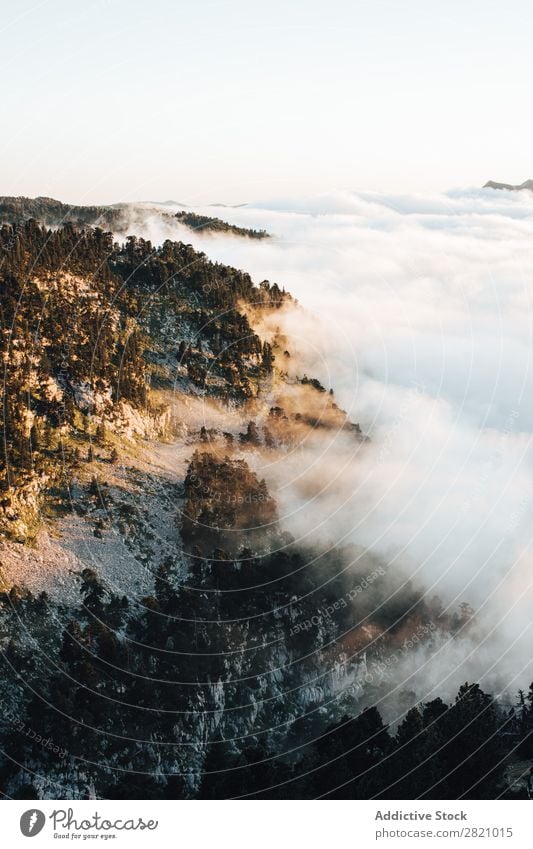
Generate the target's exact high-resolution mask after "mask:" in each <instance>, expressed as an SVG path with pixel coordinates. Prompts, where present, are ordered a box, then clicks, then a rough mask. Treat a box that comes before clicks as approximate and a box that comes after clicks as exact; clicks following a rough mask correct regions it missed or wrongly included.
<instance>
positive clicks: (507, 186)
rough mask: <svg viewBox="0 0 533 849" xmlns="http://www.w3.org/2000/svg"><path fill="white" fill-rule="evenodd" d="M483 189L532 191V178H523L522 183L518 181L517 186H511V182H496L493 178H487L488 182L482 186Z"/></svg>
mask: <svg viewBox="0 0 533 849" xmlns="http://www.w3.org/2000/svg"><path fill="white" fill-rule="evenodd" d="M483 188H484V189H507V190H508V191H511V192H518V191H521V190H522V189H529V191H530V192H533V180H525V181H524V182H523V183H520V185H519V186H513V185H512V183H496V182H495V181H494V180H489V181H488V183H485V185H484V186H483Z"/></svg>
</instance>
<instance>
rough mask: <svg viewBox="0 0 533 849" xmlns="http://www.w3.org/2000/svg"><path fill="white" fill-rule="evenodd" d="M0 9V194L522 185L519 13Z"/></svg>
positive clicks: (253, 196) (522, 23) (523, 33)
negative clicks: (0, 129)
mask: <svg viewBox="0 0 533 849" xmlns="http://www.w3.org/2000/svg"><path fill="white" fill-rule="evenodd" d="M0 12H1V14H0V21H1V24H0V69H1V74H2V80H3V83H4V84H3V86H2V117H3V125H2V126H3V132H2V135H1V137H0V148H1V157H0V176H1V187H0V194H6V195H11V194H12V195H29V196H36V195H48V196H52V197H58V198H60V199H62V200H65V201H67V202H71V203H88V202H98V203H112V202H118V201H136V200H160V201H162V200H167V199H174V200H177V201H178V202H183V203H190V204H193V205H194V204H207V203H217V202H224V203H229V204H238V203H246V202H254V201H259V200H266V199H268V198H271V197H279V196H287V195H291V194H301V193H305V194H312V193H320V192H327V191H339V190H351V191H365V190H373V191H394V192H433V191H442V190H445V189H449V188H451V187H460V186H463V187H464V186H479V185H482V184H483V183H484V182H485V181H486V180H487V179H496V180H502V181H506V182H522V181H523V180H525V179H527V178H529V177H533V162H532V161H531V160H532V155H531V150H532V149H533V144H532V141H533V138H532V137H533V110H531V108H530V97H529V95H530V81H531V79H532V78H533V52H532V51H531V36H532V33H533V6H532V5H531V4H530V3H528V2H525V1H524V2H522V0H508V2H506V3H505V4H504V3H502V2H501V0H498V2H491V0H482V2H478V0H447V2H446V3H444V2H435V0H403V2H401V3H399V2H397V0H390V1H389V0H364V2H363V0H347V1H346V2H345V0H330V2H328V3H324V2H317V0H289V2H287V0H285V2H282V0H269V2H268V3H265V2H261V3H259V2H256V0H252V2H250V0H248V2H245V0H227V2H208V0H195V2H184V0H177V2H169V1H168V0H152V2H150V3H147V2H140V0H133V2H132V0H98V2H84V3H72V2H65V0H48V2H47V1H46V0H45V2H35V0H20V2H17V3H8V2H6V0H0Z"/></svg>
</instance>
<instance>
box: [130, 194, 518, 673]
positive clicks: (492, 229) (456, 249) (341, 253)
mask: <svg viewBox="0 0 533 849" xmlns="http://www.w3.org/2000/svg"><path fill="white" fill-rule="evenodd" d="M195 211H196V212H201V213H203V214H208V215H212V216H213V215H215V216H218V217H220V218H223V219H224V220H226V221H229V222H231V223H234V224H237V225H239V226H244V227H253V228H264V229H266V230H267V231H268V232H269V233H271V234H272V236H273V238H271V239H268V240H263V241H257V240H252V239H239V238H233V237H229V236H226V235H215V236H213V235H208V234H207V233H205V232H202V231H197V232H191V231H189V230H187V231H184V230H183V229H182V228H179V227H176V226H175V225H173V226H170V229H169V228H166V229H165V232H164V233H162V232H161V225H160V221H158V219H157V216H154V217H153V218H148V219H147V222H146V225H145V230H144V232H143V235H145V236H148V237H150V238H152V240H153V241H154V242H156V243H157V242H158V241H160V240H161V238H164V237H169V236H171V237H174V238H176V237H178V238H179V237H181V238H183V239H184V240H185V241H187V242H190V243H192V244H193V245H194V246H195V247H197V248H199V249H201V250H203V251H205V253H207V254H208V256H209V257H211V258H213V259H217V260H220V261H221V262H224V263H228V264H230V265H234V266H236V267H239V268H243V269H245V270H247V271H248V272H250V274H251V275H252V277H253V278H254V280H256V282H259V281H260V280H263V279H268V280H270V281H272V282H273V281H276V282H277V283H278V284H279V285H282V286H285V287H286V288H287V289H288V290H289V291H290V292H291V293H292V294H293V295H294V296H295V297H296V298H297V299H298V302H299V305H298V307H296V308H294V309H289V310H286V311H285V312H284V313H283V315H282V316H280V318H279V325H280V329H282V330H283V331H285V332H286V333H287V335H288V336H289V337H290V338H291V340H292V342H293V346H294V348H295V355H296V361H295V362H296V363H297V365H298V368H300V369H301V370H306V371H307V373H308V374H309V375H314V376H318V377H319V379H320V380H321V381H322V382H323V383H324V385H325V386H327V387H328V388H329V387H330V386H331V387H333V388H334V390H335V395H336V400H337V402H338V403H339V405H340V406H342V407H343V408H344V409H345V410H347V411H348V413H349V415H350V418H351V419H352V420H353V421H357V422H359V423H360V425H361V427H362V429H363V431H364V433H366V434H368V436H369V438H370V441H369V442H368V443H367V444H365V445H364V446H363V447H361V446H357V447H355V446H353V445H352V447H350V445H349V444H348V441H347V439H346V437H345V435H339V437H338V438H337V439H332V440H329V441H328V440H326V441H325V443H324V447H323V449H321V450H320V451H319V452H317V450H316V446H313V447H309V450H306V447H305V446H304V447H303V448H302V450H301V451H300V452H299V453H296V454H294V455H293V456H291V457H289V458H285V459H284V461H283V463H282V464H277V465H276V464H273V466H272V468H270V469H266V470H265V475H266V477H267V480H269V482H274V483H275V484H276V489H277V492H278V497H279V499H280V502H281V512H282V514H283V519H284V522H285V523H286V525H287V526H288V527H290V529H291V531H292V532H293V533H294V534H295V536H296V537H298V538H301V539H302V540H307V539H308V537H309V535H310V534H311V533H312V534H314V535H316V534H319V535H321V536H322V537H323V538H324V539H328V540H332V541H334V542H338V541H352V542H356V543H358V544H360V545H363V546H365V547H367V548H370V549H371V550H373V551H374V552H376V553H377V554H379V555H380V557H381V558H383V560H384V561H385V562H386V563H387V566H388V568H394V567H395V566H396V565H397V566H398V568H402V569H404V570H406V574H408V575H409V576H411V577H412V578H413V579H414V580H415V581H416V582H417V583H420V584H421V585H423V586H424V588H425V592H427V593H428V594H429V595H439V596H440V597H441V598H442V599H443V602H444V604H445V606H449V607H450V608H451V607H455V606H457V605H458V604H459V603H460V602H461V601H468V602H469V603H471V604H472V605H473V606H474V608H475V610H476V612H477V618H478V621H479V623H480V632H479V635H478V637H477V642H476V645H475V647H472V652H471V653H470V654H469V653H468V652H466V651H465V647H464V645H463V646H462V647H461V648H457V646H456V643H453V645H452V644H450V643H448V645H447V646H445V647H444V648H443V656H442V657H443V660H442V664H440V663H437V662H435V660H434V661H433V663H432V664H430V663H428V664H427V668H426V667H425V668H424V670H423V674H424V676H425V682H426V685H427V686H428V687H431V686H432V685H433V683H434V684H435V685H436V686H437V687H438V685H439V683H440V682H441V681H442V680H443V678H444V677H445V676H449V675H452V677H453V684H454V685H455V684H456V683H457V681H460V680H465V679H466V678H467V677H469V678H472V677H473V676H475V677H477V678H479V679H481V680H482V681H486V682H488V683H489V684H490V685H491V686H496V687H499V688H505V687H508V688H509V689H511V690H513V689H516V687H517V686H519V685H520V686H523V685H525V684H526V685H527V684H528V683H529V680H528V679H531V678H533V662H532V661H531V660H530V658H531V657H533V619H532V616H531V609H532V600H533V593H532V584H533V558H532V534H533V522H532V519H533V455H532V450H531V437H532V430H533V391H532V390H533V385H532V344H531V343H532V318H533V310H532V286H533V193H529V192H523V193H513V192H503V191H494V190H491V189H472V190H464V191H454V192H450V193H448V194H445V195H439V196H431V197H424V196H418V195H402V196H393V195H384V194H373V193H369V192H338V193H332V194H330V195H323V196H319V197H312V198H293V199H280V200H278V201H270V202H268V203H263V204H260V203H256V204H250V205H247V206H244V207H238V208H228V207H224V208H221V207H208V208H204V209H195ZM319 484H320V485H319ZM317 487H318V488H317ZM467 654H468V655H469V656H468V658H467V657H466V655H467ZM413 657H414V656H413ZM410 662H411V663H414V664H415V666H416V667H417V668H413V669H412V674H413V676H416V675H417V674H420V673H419V672H418V667H419V666H420V658H419V659H418V660H417V661H416V662H415V661H413V660H412V659H411V661H410ZM462 667H464V668H462ZM409 674H411V671H410V672H409Z"/></svg>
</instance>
